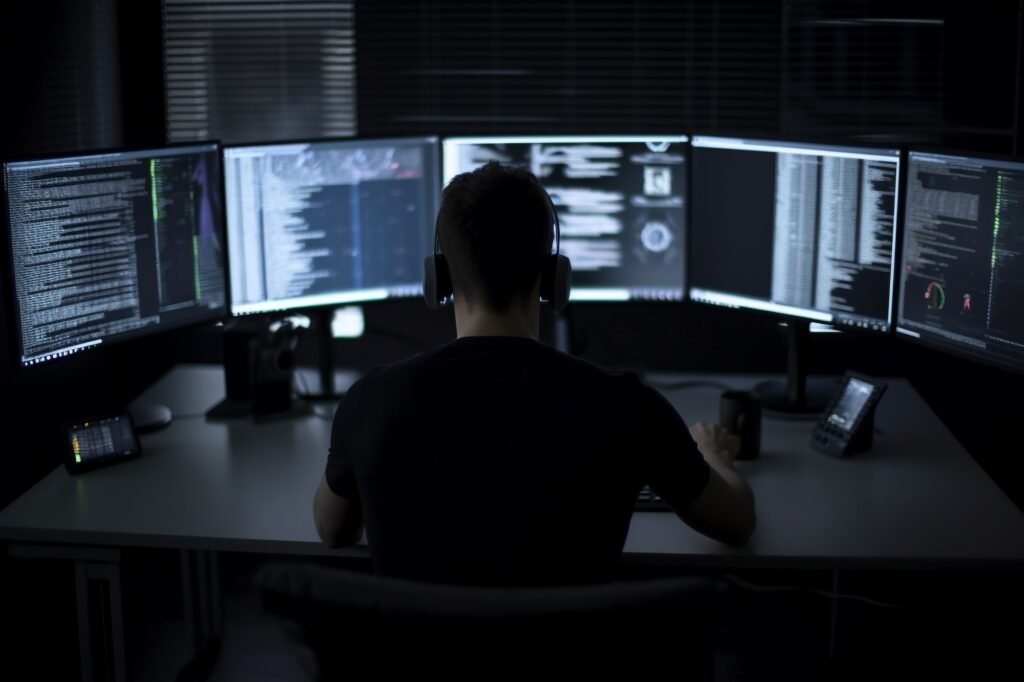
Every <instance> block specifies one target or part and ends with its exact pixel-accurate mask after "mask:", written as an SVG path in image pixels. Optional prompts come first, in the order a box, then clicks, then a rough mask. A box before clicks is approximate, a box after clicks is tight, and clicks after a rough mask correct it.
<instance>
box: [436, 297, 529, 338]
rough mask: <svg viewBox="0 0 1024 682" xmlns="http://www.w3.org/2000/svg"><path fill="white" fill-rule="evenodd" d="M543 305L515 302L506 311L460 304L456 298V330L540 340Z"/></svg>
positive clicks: (465, 332) (469, 334)
mask: <svg viewBox="0 0 1024 682" xmlns="http://www.w3.org/2000/svg"><path fill="white" fill-rule="evenodd" d="M539 330H540V309H539V306H538V304H537V303H536V302H534V303H532V304H527V305H526V306H524V307H520V306H517V305H513V306H512V307H510V308H509V309H508V310H505V311H503V312H500V313H498V312H494V311H493V310H488V309H486V308H481V307H476V306H469V305H466V304H462V305H460V302H459V300H458V298H457V297H456V299H455V333H456V336H457V337H458V338H460V339H461V338H463V337H464V336H521V337H523V338H526V339H534V340H537V339H538V338H539V336H540V332H539Z"/></svg>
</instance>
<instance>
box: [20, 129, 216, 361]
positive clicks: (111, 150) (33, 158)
mask: <svg viewBox="0 0 1024 682" xmlns="http://www.w3.org/2000/svg"><path fill="white" fill-rule="evenodd" d="M191 147H213V150H212V151H213V153H215V154H217V157H218V160H219V161H220V162H221V163H222V164H223V157H222V156H221V149H222V145H221V143H220V140H195V141H186V142H173V143H168V144H163V145H160V146H153V145H131V146H121V147H105V148H98V149H86V150H81V151H74V152H67V151H63V152H48V153H45V154H35V155H26V156H17V157H15V158H5V159H3V160H2V161H0V198H2V201H3V206H2V207H0V208H2V211H3V221H2V222H3V240H4V243H3V244H2V245H0V249H3V250H4V251H5V252H6V257H5V263H6V265H7V267H6V268H5V270H6V272H4V273H3V286H4V287H5V289H6V294H5V304H6V305H7V306H8V308H9V311H10V312H9V314H8V316H7V317H8V321H9V322H12V323H13V324H10V325H9V326H10V331H9V334H8V342H9V344H10V349H11V350H10V363H11V364H12V365H13V366H14V367H15V368H16V369H17V370H18V371H31V370H34V369H36V368H38V367H52V366H54V365H58V364H60V363H62V362H64V361H67V360H68V359H69V358H73V357H76V356H78V355H80V354H81V353H83V352H88V351H93V350H97V349H103V348H107V347H110V346H111V345H115V346H116V345H117V344H120V343H124V342H129V341H137V340H139V339H142V338H147V337H150V336H157V335H159V334H162V333H165V332H171V331H180V330H182V329H187V328H190V327H199V326H202V325H206V324H209V323H210V322H215V323H220V322H223V321H224V320H225V319H227V312H228V299H227V298H226V297H225V302H224V305H223V306H222V307H221V308H220V309H216V310H211V311H210V314H209V315H207V316H203V317H201V319H196V320H188V321H185V322H178V323H174V324H168V325H163V324H161V325H154V326H153V327H152V328H142V329H137V330H132V331H129V332H122V333H120V334H117V335H115V336H113V337H112V338H110V339H104V340H102V341H101V342H100V343H97V344H95V345H92V346H87V347H85V348H79V349H77V350H73V351H70V352H67V353H66V354H62V355H57V356H54V357H50V358H46V359H42V360H38V361H34V362H25V361H24V354H25V352H24V347H23V340H22V334H21V326H22V319H21V308H20V306H19V305H18V294H17V289H16V278H15V274H14V225H13V221H12V218H11V210H10V204H9V202H8V199H7V169H8V166H10V165H12V164H21V163H33V162H37V161H57V160H62V159H69V160H71V159H79V158H82V157H90V156H108V155H115V154H133V153H144V152H151V151H164V150H174V149H187V148H191ZM220 178H221V179H220V183H219V186H220V191H221V193H222V194H223V191H224V180H223V178H224V173H223V168H222V169H221V173H220ZM218 213H219V214H220V221H221V230H222V234H221V238H222V241H223V243H224V245H225V249H224V252H223V253H222V254H221V267H222V268H223V272H224V280H225V282H224V284H225V296H226V295H227V284H228V282H227V280H228V270H227V266H228V263H227V248H226V246H227V241H226V240H227V215H226V203H225V202H224V201H223V196H222V201H221V210H220V211H219V212H218ZM64 350H66V349H64ZM54 352H56V353H60V352H61V351H60V350H57V351H54Z"/></svg>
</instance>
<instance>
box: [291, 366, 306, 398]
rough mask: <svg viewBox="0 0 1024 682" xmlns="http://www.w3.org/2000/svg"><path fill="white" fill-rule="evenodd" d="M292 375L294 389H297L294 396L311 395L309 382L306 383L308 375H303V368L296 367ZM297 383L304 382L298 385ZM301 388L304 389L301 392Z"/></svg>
mask: <svg viewBox="0 0 1024 682" xmlns="http://www.w3.org/2000/svg"><path fill="white" fill-rule="evenodd" d="M292 375H293V376H294V381H293V382H292V390H293V391H295V395H294V396H293V397H295V398H301V397H302V396H304V395H309V384H307V383H306V377H305V376H303V374H302V370H301V369H300V368H298V367H296V368H295V369H294V370H293V371H292ZM295 384H302V386H296V385H295ZM300 388H301V389H302V391H301V392H299V389H300Z"/></svg>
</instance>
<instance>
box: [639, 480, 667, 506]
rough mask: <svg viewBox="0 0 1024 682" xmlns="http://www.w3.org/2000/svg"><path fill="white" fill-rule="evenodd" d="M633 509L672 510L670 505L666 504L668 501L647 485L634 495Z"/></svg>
mask: <svg viewBox="0 0 1024 682" xmlns="http://www.w3.org/2000/svg"><path fill="white" fill-rule="evenodd" d="M634 509H635V510H636V511H667V512H670V511H672V507H670V506H668V502H666V501H665V500H663V499H661V498H660V497H658V495H657V494H655V492H654V491H653V490H651V487H650V486H648V485H645V486H644V487H643V489H642V490H641V491H640V494H639V495H637V496H636V506H635V507H634Z"/></svg>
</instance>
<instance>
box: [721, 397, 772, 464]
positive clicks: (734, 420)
mask: <svg viewBox="0 0 1024 682" xmlns="http://www.w3.org/2000/svg"><path fill="white" fill-rule="evenodd" d="M718 423H719V424H721V425H722V427H724V428H726V429H728V430H730V431H732V432H733V433H735V434H736V435H737V436H739V437H740V451H739V452H738V453H737V454H736V459H757V457H758V455H760V453H761V396H759V395H758V394H757V393H754V392H753V391H724V392H723V393H722V397H721V399H720V400H719V408H718Z"/></svg>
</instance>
